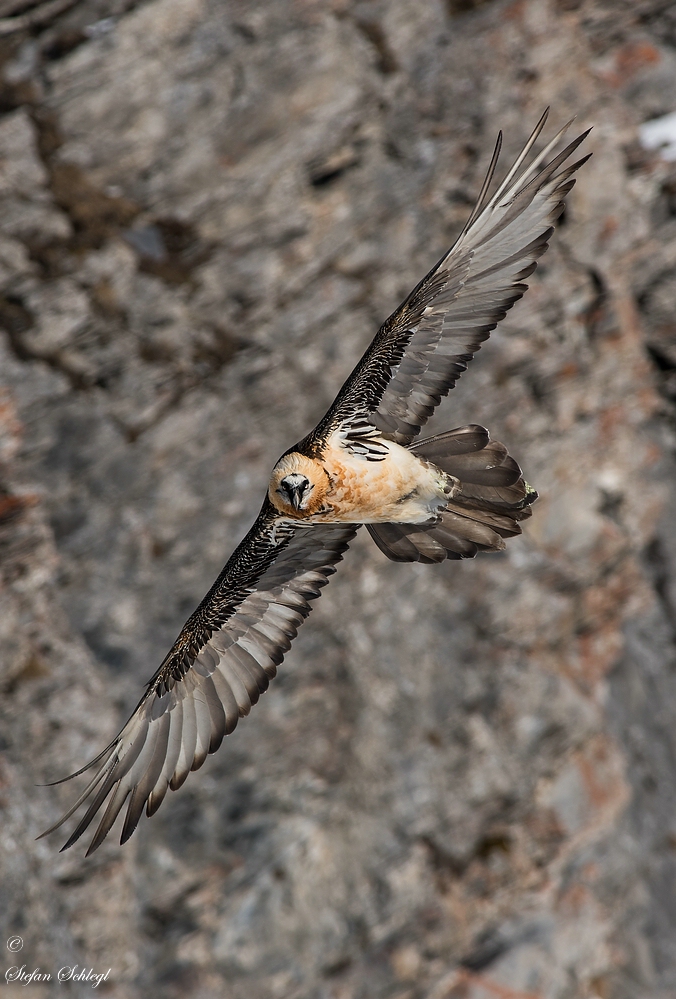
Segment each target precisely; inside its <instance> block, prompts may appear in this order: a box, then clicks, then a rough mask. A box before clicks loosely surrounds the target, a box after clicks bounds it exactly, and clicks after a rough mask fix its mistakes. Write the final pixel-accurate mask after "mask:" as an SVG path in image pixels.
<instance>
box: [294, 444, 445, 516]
mask: <svg viewBox="0 0 676 999" xmlns="http://www.w3.org/2000/svg"><path fill="white" fill-rule="evenodd" d="M387 446H388V455H387V457H386V458H384V459H383V460H382V461H367V460H366V459H365V458H363V457H361V456H358V455H354V454H353V453H352V452H351V451H349V450H348V449H347V448H345V447H343V446H342V445H341V444H340V442H339V441H334V440H330V441H329V446H328V447H327V449H326V450H325V452H324V454H323V456H322V464H323V466H324V468H325V469H326V471H327V472H328V474H329V479H330V488H329V491H328V493H327V495H326V500H327V502H328V503H329V504H330V506H331V508H332V510H331V514H327V515H325V516H324V517H322V516H321V515H320V516H318V517H317V519H318V520H326V521H330V520H333V521H336V520H337V521H341V522H343V523H362V524H364V523H366V524H368V523H372V524H373V523H376V524H377V523H387V522H398V523H424V522H425V521H426V520H429V519H430V518H431V517H433V516H435V514H436V513H437V512H438V511H439V510H440V509H443V507H444V505H445V503H446V500H447V498H448V495H447V490H448V485H447V479H446V476H445V475H444V473H443V472H441V471H440V469H437V468H435V467H434V466H430V465H429V464H427V463H426V462H423V461H421V460H420V459H419V458H417V457H416V456H415V455H414V454H412V453H411V452H410V451H408V450H407V449H406V448H403V447H400V446H399V445H398V444H394V443H391V442H389V441H388V442H387ZM314 519H315V517H313V520H314Z"/></svg>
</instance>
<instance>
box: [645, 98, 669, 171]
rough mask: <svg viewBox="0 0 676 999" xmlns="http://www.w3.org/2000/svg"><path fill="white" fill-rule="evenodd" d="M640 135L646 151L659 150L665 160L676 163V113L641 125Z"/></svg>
mask: <svg viewBox="0 0 676 999" xmlns="http://www.w3.org/2000/svg"><path fill="white" fill-rule="evenodd" d="M638 135H639V140H640V143H641V145H642V146H643V148H644V149H659V152H660V156H661V157H662V159H663V160H667V161H668V162H669V163H672V162H674V161H676V111H671V112H670V113H669V114H665V115H662V117H661V118H653V119H652V121H646V122H644V123H643V124H642V125H639V129H638Z"/></svg>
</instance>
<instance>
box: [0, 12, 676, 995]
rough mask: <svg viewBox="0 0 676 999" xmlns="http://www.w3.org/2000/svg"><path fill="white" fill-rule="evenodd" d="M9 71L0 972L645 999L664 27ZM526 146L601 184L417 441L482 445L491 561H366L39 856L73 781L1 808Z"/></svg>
mask: <svg viewBox="0 0 676 999" xmlns="http://www.w3.org/2000/svg"><path fill="white" fill-rule="evenodd" d="M45 7H46V5H43V4H38V5H36V7H35V9H36V10H41V9H42V10H43V11H44V9H45ZM17 10H18V8H17ZM19 13H20V11H19ZM7 16H8V17H9V16H12V17H13V16H15V15H14V14H8V15H7ZM16 16H19V14H17V15H16ZM2 45H3V46H4V48H3V49H2V51H0V64H1V72H2V81H3V82H2V104H1V108H2V115H1V116H0V157H1V159H2V163H1V165H0V233H1V236H0V326H1V327H2V333H0V371H1V372H2V382H3V388H2V390H1V394H0V487H1V488H0V573H1V576H2V584H1V587H0V636H1V637H2V642H0V650H1V652H0V678H1V682H2V684H3V692H4V695H5V696H4V698H3V700H2V704H1V705H0V779H1V780H2V790H1V794H0V808H1V809H2V824H1V828H0V841H1V845H2V849H1V850H0V898H1V899H2V905H0V930H1V933H0V940H1V939H2V933H4V938H5V939H7V938H9V937H10V936H12V935H17V934H18V935H21V936H22V937H23V938H24V949H23V950H22V951H21V953H20V958H19V957H18V956H16V955H15V954H14V953H13V952H10V951H7V952H6V960H5V970H6V969H7V968H10V967H11V966H12V965H13V964H16V962H17V961H18V965H17V966H18V967H20V966H21V964H22V963H25V966H26V968H28V969H29V970H30V969H33V968H35V967H37V966H38V965H39V966H40V968H41V969H42V970H43V971H45V970H47V971H48V972H50V973H51V974H52V975H53V976H55V975H56V972H57V971H58V969H59V968H61V967H72V966H74V965H76V964H77V965H78V966H79V967H80V968H87V969H89V968H93V969H94V970H95V971H97V972H105V971H106V970H107V969H108V968H110V969H111V971H110V976H109V979H108V981H107V982H106V983H105V988H107V989H108V994H110V995H111V996H114V997H116V999H118V997H119V999H127V997H129V999H135V997H137V996H141V995H147V994H148V993H152V994H153V995H157V996H160V997H166V999H171V997H173V996H178V995H180V996H189V997H195V999H198V997H199V999H206V997H211V996H219V997H222V996H227V997H228V999H230V997H232V999H240V997H241V999H257V997H261V999H263V997H265V999H268V997H270V999H272V997H276V996H283V997H285V999H287V997H297V999H329V997H330V999H353V997H354V999H361V997H369V999H371V997H378V996H383V997H384V996H388V997H396V999H450V997H457V999H459V997H467V999H485V997H487V996H502V997H504V999H525V997H526V996H528V997H535V996H537V997H542V999H544V997H546V999H591V997H601V999H625V997H626V999H638V997H640V999H667V997H668V996H671V995H673V994H674V990H676V953H675V951H674V943H673V941H674V927H675V921H676V912H675V910H674V892H673V885H674V878H675V877H676V869H675V866H674V865H675V863H676V861H675V860H674V857H675V856H676V854H675V853H674V843H675V842H676V839H675V837H676V812H675V810H674V809H675V800H676V799H675V796H674V791H673V787H674V785H675V784H676V747H675V746H674V735H673V731H674V725H673V717H674V706H673V705H674V694H675V693H676V692H675V691H674V690H673V664H674V661H675V656H676V651H675V647H674V646H675V642H676V626H675V625H674V612H675V609H676V535H675V534H674V529H673V524H674V517H673V504H674V486H675V482H676V476H675V472H674V463H673V452H674V446H675V443H676V435H675V430H676V424H675V415H674V414H675V411H674V401H675V400H676V382H674V368H675V366H676V346H675V344H676V333H675V330H676V327H675V326H674V320H673V316H674V309H675V308H676V283H675V281H674V268H675V267H676V255H675V254H674V213H675V211H676V209H675V208H674V198H675V197H676V195H675V193H674V192H676V173H675V172H674V166H673V164H668V163H666V162H665V161H663V160H661V159H660V157H659V155H658V154H657V153H654V152H649V151H646V150H643V149H642V148H641V147H640V143H639V142H638V133H637V128H638V125H640V124H641V123H642V122H643V121H644V120H646V118H648V117H651V116H654V115H656V114H661V113H666V112H667V111H669V110H673V94H674V92H675V90H674V87H675V84H676V51H675V46H676V31H675V22H674V18H673V12H672V10H671V8H670V7H669V5H665V4H664V3H662V2H661V0H640V2H638V3H637V2H635V0H631V2H630V0H622V2H619V3H618V2H615V0H613V2H611V0H560V2H558V3H551V4H550V3H542V2H541V0H518V2H516V3H514V2H502V0H492V2H490V3H479V2H473V0H447V2H446V3H441V2H430V3H425V4H422V3H416V2H415V0H393V2H391V3H388V4H386V3H381V2H379V0H369V2H354V3H352V2H351V0H332V2H330V3H326V4H316V3H310V2H294V3H292V2H291V0H271V2H268V3H266V4H257V3H253V2H248V0H243V2H237V3H235V2H227V3H223V2H217V0H189V2H188V0H152V2H140V3H130V2H122V0H120V2H117V3H102V2H98V0H81V2H80V3H76V4H74V5H73V6H71V7H70V8H69V9H64V10H63V12H62V13H60V14H58V16H55V17H52V18H45V20H44V22H41V24H40V25H38V26H37V27H35V28H34V30H33V31H32V34H31V37H28V33H23V34H22V33H21V31H18V30H13V31H12V32H11V33H9V34H8V35H7V37H6V38H5V39H4V40H3V41H2ZM550 103H551V105H552V107H553V112H552V119H553V122H554V123H555V124H559V123H563V121H564V120H566V119H567V118H568V117H571V116H572V115H574V114H577V115H578V122H579V125H580V126H584V127H586V126H587V125H588V124H595V129H594V132H593V133H592V136H591V138H590V140H588V141H589V145H590V148H592V149H593V151H594V157H593V159H592V160H591V161H590V163H588V164H587V165H586V166H585V168H584V170H583V171H582V172H581V174H580V177H579V181H578V184H577V186H576V188H575V190H574V191H573V193H572V195H571V198H570V203H569V206H568V209H567V212H566V216H565V220H564V224H563V225H562V226H561V228H560V230H559V232H558V233H557V235H556V236H555V238H554V240H553V245H552V248H551V250H550V251H549V252H548V254H547V255H546V257H545V258H544V259H543V260H542V262H541V266H540V267H539V269H538V271H537V272H536V274H535V275H534V276H533V279H532V281H531V288H530V290H529V292H528V294H527V296H526V297H525V299H524V300H523V301H522V302H520V303H519V304H518V305H517V306H516V307H515V309H514V310H513V312H511V313H510V314H509V316H508V317H507V319H506V320H505V321H504V323H502V324H501V326H500V328H499V330H498V331H496V333H495V334H494V335H493V336H492V338H491V341H490V342H489V343H488V344H487V345H486V346H485V349H484V350H483V351H482V352H481V355H480V356H479V357H478V358H477V359H476V361H475V362H474V363H473V365H472V368H471V370H470V371H469V372H468V374H467V375H466V377H465V378H463V379H462V380H461V382H460V383H459V385H458V387H457V388H456V389H455V390H454V391H453V393H452V397H451V398H449V400H448V401H447V402H445V403H444V405H443V407H442V408H441V412H440V414H439V415H438V416H437V417H435V420H434V422H433V424H432V425H431V427H430V432H434V431H435V430H441V429H445V428H449V427H451V426H460V425H462V424H463V423H466V422H478V423H482V424H484V425H486V426H488V427H489V428H490V429H491V432H492V433H493V435H494V436H495V437H497V438H499V439H501V440H503V441H505V443H506V444H508V446H509V449H510V452H511V453H513V454H514V455H515V456H516V458H517V460H518V461H519V462H520V463H521V465H522V467H523V468H524V470H525V473H526V476H527V478H528V480H529V481H530V482H532V483H533V484H534V485H535V487H536V488H537V489H538V491H539V492H540V495H541V499H540V501H539V502H538V504H537V506H536V508H535V512H534V516H533V518H532V520H531V521H529V522H528V524H527V526H526V531H525V534H524V536H523V537H522V538H518V539H515V540H514V541H513V542H511V543H510V544H509V545H508V548H507V551H506V552H505V553H504V554H502V555H493V556H487V557H485V558H479V559H477V561H476V562H473V563H468V564H461V565H458V564H452V563H449V564H445V565H442V566H420V565H396V564H392V563H388V562H387V561H386V560H385V559H384V557H383V556H381V554H380V553H379V552H378V551H377V550H376V549H375V547H374V546H373V545H372V543H371V542H370V540H369V539H368V538H367V537H358V538H357V540H356V541H355V543H354V545H353V546H352V550H351V551H350V552H349V553H348V554H347V556H346V558H345V561H344V563H343V564H342V565H341V567H340V570H339V572H338V575H337V576H336V578H335V580H334V581H332V583H331V586H330V587H329V588H328V590H327V591H326V592H325V594H324V596H323V597H322V599H321V600H320V601H319V602H318V604H317V605H316V608H315V610H314V613H313V615H312V617H311V620H310V622H309V623H308V624H307V626H306V627H305V628H303V629H302V631H301V633H300V635H299V637H298V639H297V641H296V642H295V643H294V648H293V650H292V651H291V653H290V654H289V656H288V658H287V660H286V662H285V663H284V665H283V667H282V668H281V669H280V675H279V677H278V679H277V680H276V681H275V683H274V685H273V686H272V687H271V689H270V691H269V693H268V694H267V695H266V697H265V698H263V699H262V702H261V703H260V704H259V705H258V706H257V707H256V709H255V711H254V713H253V715H252V717H251V718H250V719H247V720H246V721H244V722H243V723H242V724H241V725H240V726H239V727H238V730H237V732H236V733H235V734H234V735H233V737H232V739H228V740H227V741H226V744H225V745H224V746H223V747H222V748H221V750H220V751H219V753H218V754H217V755H215V756H214V757H212V758H209V760H208V761H207V763H206V764H205V766H204V767H203V769H202V770H201V771H200V772H199V773H196V774H193V775H191V777H190V779H189V781H188V782H187V784H186V785H185V786H184V787H183V788H182V789H181V791H180V792H178V793H177V794H175V795H173V794H172V795H170V796H169V798H168V799H167V801H166V802H165V803H164V805H163V806H162V808H161V809H160V811H159V812H158V814H157V816H155V817H154V818H153V819H152V821H149V822H147V823H146V822H144V823H142V824H141V827H140V829H139V831H138V833H137V834H136V835H135V836H134V838H133V839H132V840H131V841H130V842H129V843H128V844H127V845H126V846H125V847H124V848H120V847H119V846H117V844H116V843H115V841H114V840H112V839H111V841H110V842H106V843H105V844H104V845H103V846H102V847H101V849H100V850H99V851H98V853H96V854H95V855H94V856H93V857H92V858H90V859H89V860H86V861H85V860H84V859H83V857H82V853H83V850H81V849H78V848H75V849H74V850H71V851H69V852H68V853H65V854H61V855H60V854H59V853H58V848H59V846H60V840H59V837H58V835H55V836H53V837H49V838H48V839H43V840H39V841H37V842H35V841H34V837H35V836H36V835H38V833H39V832H40V831H42V830H43V829H44V828H45V827H46V826H47V825H49V824H50V822H52V821H53V820H54V819H55V818H56V817H57V815H58V813H59V811H60V810H61V809H62V808H63V807H64V806H65V805H66V804H67V803H68V802H69V801H70V800H71V798H72V797H73V795H74V793H75V791H76V787H75V783H77V782H74V783H73V784H66V785H59V786H56V787H54V788H44V787H42V788H41V787H36V786H35V785H36V783H37V782H44V781H48V780H55V779H58V778H59V777H62V776H64V775H65V774H66V773H69V772H72V771H73V770H75V769H77V768H78V767H80V766H82V765H83V764H84V763H85V762H87V761H88V760H89V759H90V758H91V757H92V756H93V755H95V754H96V753H97V752H98V751H99V750H100V749H101V748H102V747H103V745H105V743H106V741H107V740H109V739H110V738H112V736H113V735H114V734H115V732H116V730H117V728H118V727H119V725H120V724H121V723H122V721H123V720H124V718H125V716H126V713H127V712H129V711H130V710H131V709H132V708H133V706H134V704H135V702H136V700H137V699H138V697H139V695H140V692H141V690H142V685H143V683H144V682H145V681H146V680H147V679H148V678H149V676H150V675H151V674H152V673H153V672H154V670H155V668H156V666H157V665H158V663H159V661H160V660H161V658H162V657H163V655H164V653H165V651H166V649H167V647H168V646H169V644H170V643H171V641H172V640H173V638H174V637H175V635H176V633H177V631H178V629H179V628H180V626H181V624H182V623H183V621H184V619H185V617H186V616H187V615H188V614H189V613H190V611H191V610H192V609H193V608H194V606H195V605H196V603H197V602H198V601H199V600H200V598H201V597H202V595H203V594H204V592H205V591H206V590H207V588H208V587H209V585H210V584H211V582H212V581H213V579H214V578H215V576H216V574H217V572H218V571H219V569H220V568H221V566H222V564H223V563H224V561H225V560H226V558H227V556H228V555H229V554H230V552H231V550H232V548H233V547H234V546H235V544H236V543H237V541H238V540H239V539H240V538H241V536H242V534H243V532H244V531H245V530H246V528H247V527H248V525H249V524H250V523H251V522H252V520H253V518H254V516H255V513H256V511H257V508H258V505H259V503H260V500H261V497H262V494H263V491H264V489H265V486H266V483H267V476H268V474H269V469H270V468H271V466H272V464H273V463H274V461H275V459H276V458H277V457H278V455H279V454H280V453H281V452H282V451H283V450H284V449H285V448H286V447H288V446H289V445H290V444H292V443H293V442H294V441H295V440H297V439H298V438H299V437H301V436H302V435H303V434H304V433H305V432H306V431H307V430H308V429H309V428H310V427H311V426H312V425H313V423H314V422H315V421H316V420H317V419H318V418H319V417H320V416H321V415H322V413H323V411H324V409H325V408H326V406H327V405H328V404H329V402H330V401H331V399H332V398H333V396H334V394H335V392H336V390H337V388H338V387H339V385H340V384H341V382H342V380H343V379H344V378H345V377H346V375H347V374H348V373H349V371H350V369H351V367H352V366H353V364H354V363H355V361H356V360H357V358H358V357H359V355H360V353H361V351H362V350H363V349H364V347H365V346H366V344H367V343H368V341H369V339H370V337H371V336H372V335H373V333H374V331H375V329H376V328H377V326H378V324H379V322H381V321H382V320H383V319H384V318H385V317H386V316H387V315H388V314H389V312H391V310H392V309H393V308H394V307H395V306H396V305H397V304H398V302H399V301H400V299H401V298H402V297H403V295H404V294H405V293H406V292H407V291H408V290H409V289H410V288H411V287H412V286H413V284H415V283H416V282H417V280H418V279H419V278H420V276H421V275H422V274H423V273H424V272H425V271H426V270H427V269H428V268H429V266H430V265H431V263H432V262H433V261H434V260H435V259H436V258H437V257H438V255H439V254H440V253H441V252H442V251H443V250H444V249H445V248H446V247H447V246H448V245H449V244H450V243H451V242H452V241H453V239H454V237H455V235H456V234H457V233H458V232H459V230H460V229H461V227H462V225H463V223H464V221H465V218H466V216H467V213H468V211H469V209H470V206H471V202H472V199H473V198H474V197H475V195H476V193H477V191H478V188H479V186H480V183H481V177H482V172H483V170H484V169H485V164H486V163H487V160H488V157H489V155H490V150H491V147H492V144H493V142H494V138H495V134H496V132H497V130H498V128H503V130H504V133H505V146H506V154H507V156H509V155H513V154H514V153H515V152H516V151H517V150H518V148H519V146H520V144H521V143H522V142H523V141H524V139H525V137H526V135H527V133H528V131H529V129H530V127H532V125H533V124H534V123H535V121H536V120H537V118H538V117H539V115H540V113H541V111H542V108H543V106H545V105H546V104H550ZM78 786H79V785H78ZM55 987H56V985H55V982H54V981H52V982H50V983H38V984H32V985H31V986H29V987H26V988H23V989H22V986H21V984H20V982H15V983H14V984H11V985H7V986H6V991H7V994H8V995H13V994H14V992H16V994H17V995H19V994H20V995H26V994H31V993H30V992H29V988H31V989H33V993H32V994H34V995H35V996H42V995H45V996H46V995H50V994H51V992H52V991H53V989H54V988H55ZM70 988H71V990H72V994H74V995H79V994H82V995H85V994H87V995H89V994H90V991H89V990H90V989H91V984H87V983H86V982H80V983H75V982H72V983H71V985H70ZM101 988H102V990H103V988H104V985H103V983H102V985H101ZM20 989H22V991H19V990H20Z"/></svg>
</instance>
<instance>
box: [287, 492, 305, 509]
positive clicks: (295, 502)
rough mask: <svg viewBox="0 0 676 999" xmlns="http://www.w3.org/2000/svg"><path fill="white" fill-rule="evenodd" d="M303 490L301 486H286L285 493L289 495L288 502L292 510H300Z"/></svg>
mask: <svg viewBox="0 0 676 999" xmlns="http://www.w3.org/2000/svg"><path fill="white" fill-rule="evenodd" d="M303 492H304V489H303V487H302V486H287V489H286V494H287V496H288V497H289V502H290V504H291V506H292V507H293V508H294V510H300V504H301V500H302V499H303Z"/></svg>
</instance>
